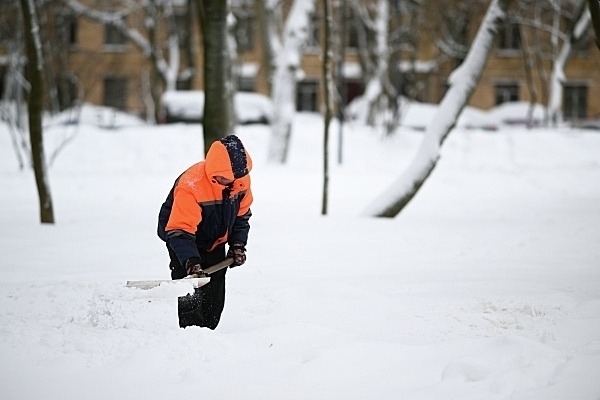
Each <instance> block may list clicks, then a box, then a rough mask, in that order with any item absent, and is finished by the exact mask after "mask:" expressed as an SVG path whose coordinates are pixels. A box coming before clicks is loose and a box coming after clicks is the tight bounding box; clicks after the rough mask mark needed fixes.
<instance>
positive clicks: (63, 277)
mask: <svg viewBox="0 0 600 400" xmlns="http://www.w3.org/2000/svg"><path fill="white" fill-rule="evenodd" d="M86 112H87V114H86V113H84V122H85V124H84V125H82V126H80V127H79V130H78V131H77V134H76V136H75V137H74V140H73V141H72V142H71V143H70V144H69V145H68V146H67V147H66V148H65V149H64V150H63V151H62V153H60V154H59V156H58V157H57V158H56V160H55V161H54V163H53V165H52V169H51V172H50V184H51V187H52V194H53V198H54V203H55V204H54V205H55V213H56V218H57V223H56V224H55V225H54V226H42V225H40V224H39V222H38V205H37V195H36V190H35V183H34V178H33V175H32V173H31V172H29V171H26V172H22V171H18V167H17V161H16V157H15V155H14V153H13V150H12V147H11V144H10V140H9V135H8V133H7V131H6V127H5V126H3V125H0V187H1V188H2V194H1V195H0V222H1V225H0V232H1V237H2V240H1V241H0V254H1V256H2V261H1V268H0V304H1V307H0V355H1V359H2V362H1V369H0V398H1V399H6V400H13V399H33V398H37V399H60V400H64V399H111V400H115V399H146V400H149V399H197V398H203V399H212V400H216V399H236V400H241V399H256V400H265V399H277V400H280V399H287V400H292V399H302V400H306V399H315V400H320V399H329V400H331V399H343V400H348V399H360V400H363V399H371V400H375V399H386V400H387V399H423V400H431V399H444V400H446V399H461V400H465V399H478V400H480V399H486V400H490V399H514V400H522V399H529V400H534V399H535V400H542V399H543V400H553V399H554V400H564V399H569V400H598V399H600V380H599V379H598V378H599V376H600V375H599V371H600V245H599V244H600V134H598V133H593V132H589V131H587V132H586V131H576V130H546V129H535V130H531V131H527V130H525V129H521V128H502V129H499V130H497V131H494V132H489V131H478V130H473V129H470V130H463V129H457V130H456V131H455V132H453V133H452V134H451V135H450V137H449V139H448V140H447V142H446V143H445V145H444V148H443V152H442V159H441V161H440V163H439V164H438V166H437V168H436V170H435V171H434V173H433V175H432V176H431V178H430V179H429V180H428V182H427V183H426V185H425V186H424V187H423V189H422V191H421V192H420V193H419V194H418V196H417V197H416V198H415V199H414V201H413V202H412V203H411V204H410V205H409V206H408V208H407V209H406V210H405V211H404V212H403V213H402V214H401V215H400V216H399V217H398V218H395V219H372V218H367V217H361V216H360V215H361V213H362V211H363V210H364V209H365V208H366V207H368V205H369V202H370V201H372V200H373V199H374V198H375V197H376V196H377V195H378V194H379V193H380V192H381V191H383V190H384V189H385V188H386V185H388V184H389V183H390V182H392V181H393V179H394V178H395V177H396V176H397V175H398V174H400V173H401V172H402V170H403V169H404V167H405V166H406V165H407V163H408V162H410V160H411V159H412V156H413V153H414V152H415V150H416V148H417V146H418V144H419V142H420V140H421V139H422V135H423V134H422V133H420V132H416V131H410V130H407V129H404V130H402V131H401V133H400V134H399V135H397V136H395V137H393V138H387V139H384V138H382V137H381V135H380V134H379V133H377V132H374V131H371V130H369V129H367V128H365V127H362V126H360V125H358V124H354V125H352V124H351V125H347V126H346V130H345V137H344V141H343V144H344V147H343V149H344V153H343V156H344V163H343V165H341V166H340V165H337V164H336V163H335V157H336V156H337V154H336V148H337V140H336V135H337V128H334V129H333V130H332V132H333V135H334V137H333V138H332V142H331V153H332V171H331V189H330V190H331V193H330V200H331V201H330V207H329V209H330V215H329V216H327V217H323V216H321V215H320V207H321V185H322V176H321V165H322V162H321V153H322V145H321V143H322V122H321V119H320V118H319V117H318V116H316V115H310V114H301V115H299V116H297V117H296V119H295V123H294V132H293V143H292V148H291V155H290V162H289V164H288V165H285V166H276V165H271V164H268V163H267V162H266V153H267V147H268V139H269V131H268V128H267V127H266V126H244V127H240V128H239V129H238V131H237V133H238V134H239V136H240V137H241V138H242V140H244V142H245V143H246V146H247V148H248V149H249V151H250V152H251V154H252V156H253V158H254V164H255V168H254V171H253V174H252V176H253V185H254V186H253V187H254V196H255V205H254V206H253V212H254V216H253V218H252V229H251V237H250V242H249V245H248V262H247V264H246V265H245V266H243V267H241V268H238V269H234V270H230V271H229V273H228V282H227V290H228V295H227V304H226V309H225V312H224V314H223V317H222V320H221V324H220V325H219V327H218V328H217V330H216V331H210V330H205V329H200V328H188V329H185V330H183V329H179V328H178V324H177V312H176V301H177V300H176V298H177V296H178V295H179V294H182V291H183V292H185V290H186V288H185V287H184V288H181V287H179V286H177V285H175V287H160V288H158V289H154V290H150V291H141V290H136V289H127V288H125V287H124V283H125V281H126V280H128V279H154V278H167V277H168V276H169V274H168V272H169V271H168V268H167V260H168V258H167V255H166V251H165V249H164V244H163V243H162V242H161V241H160V240H159V239H158V237H156V235H155V224H156V218H157V212H158V209H159V207H160V205H161V203H162V201H163V199H164V198H165V196H166V195H167V192H168V190H169V189H170V187H171V185H172V182H173V179H174V178H175V177H176V176H177V175H178V174H179V173H180V172H181V171H182V170H183V169H184V168H186V167H187V166H188V165H190V164H191V163H194V162H196V161H197V160H198V159H199V158H200V155H201V153H202V149H203V143H202V135H201V127H200V126H199V125H169V126H158V127H156V126H146V125H143V124H141V123H137V122H135V121H132V120H131V119H130V120H128V121H127V123H125V124H121V123H120V121H119V120H118V118H117V120H114V121H111V124H110V125H111V126H115V127H116V128H115V129H105V128H101V127H99V126H98V125H105V124H103V123H99V121H98V119H99V117H98V116H97V115H96V116H95V114H94V112H90V111H89V110H88V111H86ZM100 119H102V118H100ZM88 122H94V123H88ZM74 129H75V128H74V127H73V126H64V125H60V124H54V125H50V127H49V128H48V130H47V149H46V150H47V153H51V152H52V150H53V148H54V147H56V146H57V145H58V144H59V143H61V141H63V140H64V139H65V138H66V137H69V135H70V134H71V133H73V132H74Z"/></svg>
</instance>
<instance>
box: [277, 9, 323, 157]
mask: <svg viewBox="0 0 600 400" xmlns="http://www.w3.org/2000/svg"><path fill="white" fill-rule="evenodd" d="M313 11H314V0H295V1H294V4H293V5H292V8H291V9H290V12H289V14H288V17H287V19H286V23H285V27H284V32H283V40H282V41H281V42H280V44H279V43H278V42H277V41H276V40H275V41H272V45H273V46H274V47H275V51H274V52H273V54H275V60H274V61H275V71H274V74H273V87H272V99H273V103H274V104H275V109H274V112H273V121H272V125H271V140H270V143H269V161H271V162H277V163H280V164H284V163H285V162H286V160H287V155H288V149H289V143H290V137H291V133H292V132H291V131H292V120H293V118H294V114H295V112H296V81H297V79H298V74H299V72H300V71H299V70H300V60H301V51H302V47H303V46H304V44H305V43H306V39H307V37H308V25H309V17H310V15H311V13H312V12H313ZM278 47H280V48H278Z"/></svg>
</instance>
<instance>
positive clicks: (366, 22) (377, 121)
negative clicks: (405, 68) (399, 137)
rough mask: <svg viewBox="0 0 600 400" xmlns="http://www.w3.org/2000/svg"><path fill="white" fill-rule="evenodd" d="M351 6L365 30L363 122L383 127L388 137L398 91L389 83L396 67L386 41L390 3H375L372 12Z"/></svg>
mask: <svg viewBox="0 0 600 400" xmlns="http://www.w3.org/2000/svg"><path fill="white" fill-rule="evenodd" d="M351 4H352V7H353V9H354V11H355V13H356V14H357V15H358V16H359V17H360V19H361V21H362V25H363V29H364V30H365V33H363V45H362V47H364V49H361V54H362V64H363V66H364V69H365V71H364V72H365V76H366V85H365V94H364V99H365V101H366V105H367V116H366V122H367V124H368V125H369V126H384V127H385V130H386V134H391V133H392V132H393V131H394V130H395V128H396V127H397V125H398V121H397V119H398V104H397V99H398V90H397V89H396V86H395V85H394V84H393V83H392V80H391V79H390V77H391V75H393V74H395V72H393V71H391V70H390V69H395V68H396V67H397V61H398V55H397V51H395V50H394V49H395V46H394V44H393V43H391V40H390V36H391V35H392V33H391V32H390V29H391V27H390V20H391V14H390V1H389V0H378V1H377V2H376V3H374V7H372V9H369V5H368V4H366V3H364V2H363V1H361V0H354V1H353V2H352V3H351ZM371 37H372V38H373V39H372V40H370V39H369V38H371ZM372 42H374V43H372ZM394 54H396V55H394ZM393 60H395V61H396V62H394V61H393Z"/></svg>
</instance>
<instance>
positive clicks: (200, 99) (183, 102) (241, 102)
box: [162, 90, 273, 124]
mask: <svg viewBox="0 0 600 400" xmlns="http://www.w3.org/2000/svg"><path fill="white" fill-rule="evenodd" d="M233 101H234V106H235V115H236V119H237V121H238V123H240V124H250V123H267V122H269V121H270V120H271V119H272V118H273V105H272V103H271V100H270V99H269V98H268V97H266V96H264V95H262V94H259V93H250V92H237V93H236V94H235V96H234V98H233ZM162 104H163V107H164V109H165V112H166V114H167V119H168V120H176V121H178V122H180V121H189V122H199V121H202V117H203V116H204V92H203V91H199V90H171V91H167V92H165V94H164V95H163V97H162Z"/></svg>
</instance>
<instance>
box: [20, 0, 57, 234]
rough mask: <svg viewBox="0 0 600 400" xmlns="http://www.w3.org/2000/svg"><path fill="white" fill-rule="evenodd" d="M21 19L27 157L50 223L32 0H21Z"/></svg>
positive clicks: (44, 215)
mask: <svg viewBox="0 0 600 400" xmlns="http://www.w3.org/2000/svg"><path fill="white" fill-rule="evenodd" d="M21 10H22V11H23V22H24V25H25V47H26V49H27V61H28V62H27V79H28V81H29V84H30V90H29V98H28V100H27V101H28V111H29V137H30V141H31V158H32V161H33V170H34V173H35V182H36V184H37V189H38V197H39V202H40V219H41V222H42V223H47V224H53V223H54V211H53V208H52V196H51V195H50V186H49V183H48V174H47V169H46V159H45V156H44V142H43V136H42V115H43V111H44V110H43V106H44V80H43V66H44V60H43V58H42V45H41V41H40V37H39V26H38V24H37V18H36V12H35V5H34V3H33V0H21Z"/></svg>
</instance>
